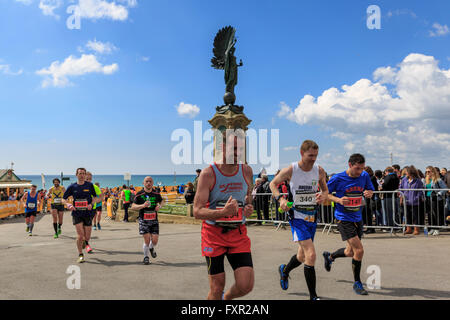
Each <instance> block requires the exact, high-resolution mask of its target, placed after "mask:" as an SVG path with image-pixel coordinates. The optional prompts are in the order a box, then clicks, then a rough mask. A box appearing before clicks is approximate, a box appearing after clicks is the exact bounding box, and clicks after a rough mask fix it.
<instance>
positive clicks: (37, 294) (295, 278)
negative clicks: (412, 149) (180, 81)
mask: <svg viewBox="0 0 450 320" xmlns="http://www.w3.org/2000/svg"><path fill="white" fill-rule="evenodd" d="M104 216H106V215H104ZM185 219H187V220H185V221H180V222H184V223H183V224H180V223H165V221H168V222H173V219H170V218H166V217H164V216H163V215H161V224H160V241H159V244H158V246H157V249H156V250H157V253H158V257H157V258H156V259H151V261H152V264H151V265H148V266H146V265H143V264H142V259H143V254H142V237H141V236H139V234H138V225H137V223H133V222H130V223H123V222H116V221H111V220H104V221H103V224H102V230H101V231H98V230H97V231H93V232H92V240H91V242H90V243H91V245H92V247H93V249H94V253H93V254H87V255H86V263H84V264H82V265H80V264H78V263H77V262H76V260H77V251H76V248H75V241H74V239H75V237H76V232H75V228H74V226H73V225H72V223H71V217H70V214H69V213H68V212H66V213H65V221H64V225H63V232H62V235H61V237H60V238H59V239H53V229H52V228H53V227H52V220H51V215H49V214H44V215H41V214H40V215H38V219H37V222H36V224H35V229H34V233H33V236H32V237H29V236H28V235H27V233H26V232H25V224H24V222H23V220H24V219H23V218H22V217H17V218H14V219H9V220H7V221H6V220H5V221H2V222H1V223H0V261H2V263H1V264H0V274H1V275H2V277H1V280H0V282H1V285H0V300H10V299H19V300H21V299H68V300H72V299H76V300H78V299H79V300H93V299H102V300H110V299H119V300H124V299H125V300H127V299H139V300H140V299H152V300H153V299H174V300H185V299H200V300H202V299H204V298H205V297H206V295H207V292H208V276H207V271H206V264H205V260H204V258H203V257H202V256H201V250H200V230H201V226H200V225H199V224H191V223H192V222H193V221H192V220H189V219H188V218H185ZM197 222H198V221H197ZM248 231H249V236H250V238H251V240H252V251H253V252H252V255H253V262H254V268H255V287H254V290H253V291H252V292H251V293H250V294H249V295H248V296H246V297H245V298H246V299H249V300H255V299H257V300H259V299H260V300H267V299H275V300H307V299H309V296H308V293H307V292H308V290H307V287H306V283H305V279H304V276H303V267H299V268H298V269H297V270H295V271H293V272H292V273H291V279H290V287H289V289H288V290H287V291H282V290H281V288H280V285H279V276H278V272H277V266H278V265H279V264H281V263H286V262H287V260H288V259H289V258H290V257H291V256H292V254H293V253H294V252H295V251H296V244H294V243H293V242H292V241H291V231H290V230H289V228H286V229H284V230H283V229H279V230H276V228H275V227H273V226H272V225H269V224H267V225H263V226H256V225H250V226H249V227H248ZM449 240H450V235H448V234H442V235H441V236H439V237H428V238H425V237H424V236H423V235H421V236H403V235H398V236H397V235H394V236H392V237H391V236H390V235H389V233H387V234H380V233H377V234H369V235H365V236H364V238H363V244H364V248H365V256H364V260H363V266H362V271H361V278H362V280H363V282H364V283H365V284H366V281H367V279H368V278H369V277H370V274H368V273H367V272H366V271H367V269H368V267H369V266H371V265H372V266H379V270H380V271H381V273H380V276H381V277H380V280H381V282H380V283H381V289H369V295H368V296H357V295H356V294H354V293H353V291H352V284H353V275H352V272H351V260H350V259H342V260H340V261H337V262H336V263H334V264H333V267H332V270H331V272H326V271H325V269H324V266H323V258H322V251H323V250H328V251H330V250H335V249H338V248H340V247H343V242H342V241H341V238H340V235H338V234H334V233H330V234H328V235H327V234H326V233H324V234H322V233H321V231H320V229H319V230H318V232H317V234H316V239H315V245H316V250H317V262H316V273H317V292H318V294H319V295H320V296H321V297H323V299H333V300H335V299H338V300H342V299H364V300H373V299H389V300H391V299H431V300H434V299H450V278H449V277H448V265H449V264H450V256H449V255H448V243H449ZM71 266H75V267H79V268H80V269H79V270H80V280H81V282H80V284H81V287H80V289H69V288H68V286H67V280H68V278H69V277H70V276H71V274H67V273H66V271H67V270H68V268H70V267H71ZM225 266H226V272H227V285H226V288H229V286H230V285H231V284H232V281H231V280H232V270H231V268H230V266H229V264H228V262H226V263H225ZM372 272H373V271H372Z"/></svg>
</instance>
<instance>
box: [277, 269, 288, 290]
mask: <svg viewBox="0 0 450 320" xmlns="http://www.w3.org/2000/svg"><path fill="white" fill-rule="evenodd" d="M285 267H286V265H285V264H282V265H280V266H279V267H278V273H279V274H280V286H281V289H283V290H287V289H288V288H289V276H288V275H286V274H285V273H284V268H285Z"/></svg>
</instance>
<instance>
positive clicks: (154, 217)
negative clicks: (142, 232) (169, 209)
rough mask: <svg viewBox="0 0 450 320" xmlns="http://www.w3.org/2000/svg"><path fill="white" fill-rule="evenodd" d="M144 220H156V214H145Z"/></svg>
mask: <svg viewBox="0 0 450 320" xmlns="http://www.w3.org/2000/svg"><path fill="white" fill-rule="evenodd" d="M144 220H150V221H151V220H156V212H147V213H144Z"/></svg>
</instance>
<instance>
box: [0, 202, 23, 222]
mask: <svg viewBox="0 0 450 320" xmlns="http://www.w3.org/2000/svg"><path fill="white" fill-rule="evenodd" d="M24 212H25V208H24V206H23V204H22V203H20V202H19V201H17V200H16V201H0V218H6V217H9V216H11V215H14V214H21V213H24Z"/></svg>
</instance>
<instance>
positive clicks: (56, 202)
mask: <svg viewBox="0 0 450 320" xmlns="http://www.w3.org/2000/svg"><path fill="white" fill-rule="evenodd" d="M53 203H54V204H61V203H62V198H55V199H53Z"/></svg>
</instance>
